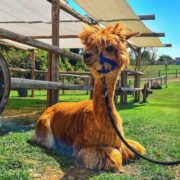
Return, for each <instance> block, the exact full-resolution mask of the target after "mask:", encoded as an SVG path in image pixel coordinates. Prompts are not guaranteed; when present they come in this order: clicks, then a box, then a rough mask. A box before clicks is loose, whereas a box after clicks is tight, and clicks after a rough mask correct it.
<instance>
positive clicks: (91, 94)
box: [89, 74, 94, 99]
mask: <svg viewBox="0 0 180 180" xmlns="http://www.w3.org/2000/svg"><path fill="white" fill-rule="evenodd" d="M90 86H92V87H94V77H93V76H92V74H91V75H90ZM89 99H93V90H90V97H89Z"/></svg>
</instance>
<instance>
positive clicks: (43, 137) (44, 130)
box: [31, 118, 55, 149]
mask: <svg viewBox="0 0 180 180" xmlns="http://www.w3.org/2000/svg"><path fill="white" fill-rule="evenodd" d="M31 140H32V141H33V142H36V143H38V144H40V145H42V146H45V147H46V148H48V149H50V148H53V147H55V139H54V135H53V132H52V129H51V126H50V119H49V118H47V119H39V120H38V122H37V125H36V133H35V135H34V136H33V137H32V139H31Z"/></svg>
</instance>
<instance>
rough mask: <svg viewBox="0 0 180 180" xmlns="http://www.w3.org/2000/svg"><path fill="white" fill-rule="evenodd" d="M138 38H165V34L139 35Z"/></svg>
mask: <svg viewBox="0 0 180 180" xmlns="http://www.w3.org/2000/svg"><path fill="white" fill-rule="evenodd" d="M138 37H165V33H141V34H140V35H139V36H138Z"/></svg>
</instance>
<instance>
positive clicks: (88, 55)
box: [83, 51, 93, 64]
mask: <svg viewBox="0 0 180 180" xmlns="http://www.w3.org/2000/svg"><path fill="white" fill-rule="evenodd" d="M92 56H93V54H92V53H91V52H89V51H87V52H84V54H83V58H84V63H85V64H91V63H92Z"/></svg>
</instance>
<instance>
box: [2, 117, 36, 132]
mask: <svg viewBox="0 0 180 180" xmlns="http://www.w3.org/2000/svg"><path fill="white" fill-rule="evenodd" d="M0 123H1V128H0V136H5V135H8V134H11V133H15V132H20V133H24V132H27V131H31V130H33V129H34V124H32V123H30V122H29V125H27V124H26V125H25V124H24V125H23V124H22V123H21V124H19V123H17V121H14V120H8V121H2V122H0Z"/></svg>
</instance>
